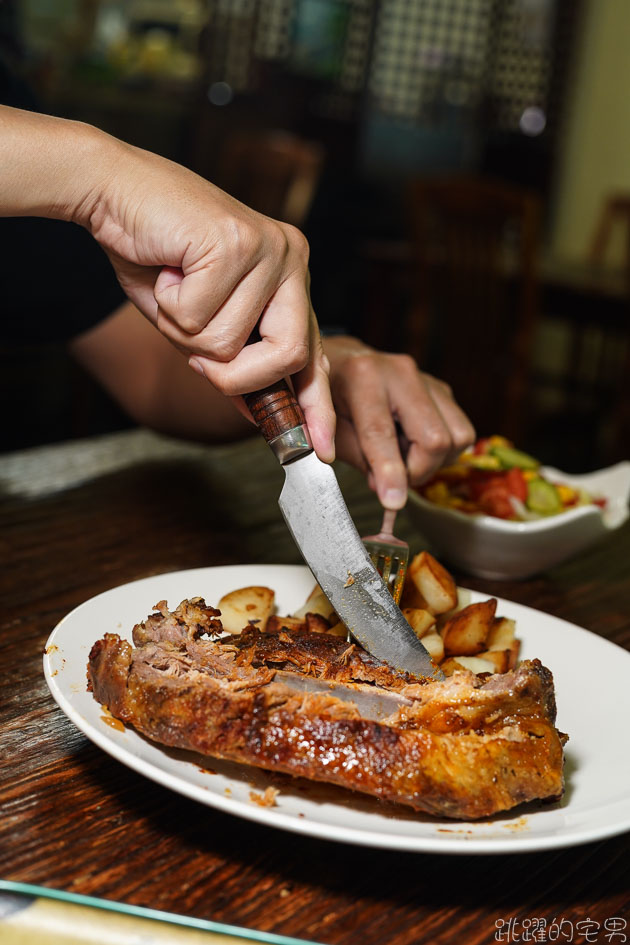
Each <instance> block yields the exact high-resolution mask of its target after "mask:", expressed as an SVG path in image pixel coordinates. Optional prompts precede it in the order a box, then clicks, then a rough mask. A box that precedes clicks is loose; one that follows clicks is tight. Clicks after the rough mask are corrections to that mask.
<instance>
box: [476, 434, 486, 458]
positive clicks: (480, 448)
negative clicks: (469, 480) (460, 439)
mask: <svg viewBox="0 0 630 945" xmlns="http://www.w3.org/2000/svg"><path fill="white" fill-rule="evenodd" d="M489 449H490V437H489V436H482V437H481V439H480V440H477V442H476V443H475V445H474V446H473V450H472V451H473V453H474V454H475V456H483V455H484V453H487V452H488V450H489Z"/></svg>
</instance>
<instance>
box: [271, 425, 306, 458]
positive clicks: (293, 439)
mask: <svg viewBox="0 0 630 945" xmlns="http://www.w3.org/2000/svg"><path fill="white" fill-rule="evenodd" d="M269 446H270V447H271V449H272V450H273V452H274V454H275V456H276V459H277V460H278V462H279V463H280V465H281V466H284V465H286V463H290V462H291V461H292V460H294V459H299V458H300V456H306V455H307V454H308V453H311V452H312V451H313V444H312V443H311V437H310V435H309V432H308V430H307V428H306V426H305V425H304V424H303V423H301V424H300V425H299V426H297V427H293V429H292V430H287V431H286V433H281V434H280V436H276V437H274V438H273V440H269Z"/></svg>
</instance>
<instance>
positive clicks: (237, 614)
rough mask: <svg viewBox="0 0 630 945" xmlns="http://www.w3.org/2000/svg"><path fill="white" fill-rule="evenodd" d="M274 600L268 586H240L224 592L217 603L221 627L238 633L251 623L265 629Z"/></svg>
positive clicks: (273, 595) (273, 594)
mask: <svg viewBox="0 0 630 945" xmlns="http://www.w3.org/2000/svg"><path fill="white" fill-rule="evenodd" d="M274 601H275V593H274V591H272V590H271V589H270V588H269V587H241V588H238V590H236V591H230V593H229V594H224V596H223V597H222V598H221V600H220V601H219V603H218V604H217V607H218V609H219V610H220V611H221V623H222V624H223V629H224V630H227V632H228V633H240V632H241V630H244V629H245V627H247V626H248V625H249V624H251V623H253V624H254V625H255V626H256V627H258V629H259V630H265V629H266V628H267V621H268V619H269V617H270V615H271V612H272V610H273V605H274Z"/></svg>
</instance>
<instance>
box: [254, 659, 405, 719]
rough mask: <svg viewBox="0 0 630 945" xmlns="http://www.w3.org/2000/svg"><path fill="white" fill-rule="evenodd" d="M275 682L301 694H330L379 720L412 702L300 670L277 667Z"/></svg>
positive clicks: (388, 692) (391, 693)
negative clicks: (288, 670) (291, 670)
mask: <svg viewBox="0 0 630 945" xmlns="http://www.w3.org/2000/svg"><path fill="white" fill-rule="evenodd" d="M273 681H274V682H275V683H282V684H283V685H285V686H288V687H289V689H292V690H293V691H294V692H298V693H301V694H303V695H317V696H332V697H333V698H334V699H340V700H341V701H342V702H348V703H350V704H351V705H354V706H356V708H357V710H358V711H359V712H360V714H361V716H362V717H363V718H364V719H371V720H372V721H374V722H382V721H383V719H386V718H388V717H389V716H391V715H393V714H394V713H395V712H397V711H398V709H400V708H401V706H409V705H413V700H412V699H409V698H407V696H403V695H402V694H401V693H399V692H394V691H393V690H390V689H379V688H378V687H376V686H373V685H371V684H366V683H343V682H339V681H337V680H331V679H319V678H315V677H313V676H303V675H301V674H300V673H291V672H287V671H286V670H284V669H277V670H276V673H275V676H274V677H273Z"/></svg>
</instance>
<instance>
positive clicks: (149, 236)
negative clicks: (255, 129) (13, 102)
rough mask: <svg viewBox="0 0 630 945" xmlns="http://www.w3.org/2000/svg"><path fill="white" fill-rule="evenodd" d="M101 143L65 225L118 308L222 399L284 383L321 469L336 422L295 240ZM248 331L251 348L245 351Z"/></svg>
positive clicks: (133, 151)
mask: <svg viewBox="0 0 630 945" xmlns="http://www.w3.org/2000/svg"><path fill="white" fill-rule="evenodd" d="M103 137H104V138H106V139H107V147H104V146H102V150H101V151H100V152H99V171H98V176H97V180H96V183H94V181H91V182H90V186H89V188H88V191H87V195H86V196H85V197H83V198H82V199H79V200H77V201H76V209H75V210H74V211H73V213H72V218H73V219H75V220H76V221H77V222H79V223H82V224H83V225H84V226H86V227H87V228H88V229H89V230H90V232H91V233H92V235H93V236H94V237H95V238H96V239H97V240H98V242H99V243H101V245H102V246H103V248H104V249H105V251H106V252H107V254H108V256H109V258H110V259H111V261H112V264H113V266H114V268H115V270H116V274H117V276H118V279H119V281H120V283H121V285H122V287H123V288H124V290H125V292H126V293H127V295H128V296H129V298H130V299H131V300H132V301H133V302H134V303H135V304H136V305H137V307H138V308H139V309H140V310H141V311H142V312H143V313H144V315H145V316H146V317H147V318H149V319H150V321H152V322H153V324H155V325H156V327H157V328H158V329H159V330H160V331H161V332H162V334H163V335H165V336H166V337H167V338H168V339H169V340H170V341H171V342H172V343H173V344H175V345H176V346H177V347H178V348H180V349H181V350H182V351H184V352H185V353H186V354H187V355H188V356H189V363H190V365H191V367H192V368H193V369H194V370H196V371H197V372H198V373H200V374H203V375H204V376H205V377H206V378H207V379H208V380H209V381H210V382H211V383H212V384H213V386H214V387H215V388H217V390H219V391H220V392H221V393H223V394H225V395H228V396H235V395H239V394H243V393H246V392H249V391H254V390H258V389H260V388H263V387H266V386H267V385H269V384H272V383H274V382H275V381H277V380H278V379H279V378H281V377H285V376H289V375H290V376H291V379H292V383H293V386H294V389H295V393H296V396H297V399H298V401H299V403H300V406H301V407H302V409H303V411H304V414H305V418H306V422H307V424H308V427H309V431H310V434H311V439H312V441H313V446H314V447H315V450H316V451H317V453H318V455H319V456H320V457H321V458H322V459H324V460H328V461H331V460H332V459H333V458H334V429H335V417H334V410H333V407H332V401H331V396H330V389H329V384H328V363H327V361H326V358H325V357H324V355H323V351H322V347H321V341H320V337H319V329H318V326H317V321H316V318H315V315H314V312H313V308H312V306H311V302H310V293H309V273H308V244H307V242H306V239H305V238H304V236H303V235H302V234H301V233H300V232H299V230H297V229H295V227H292V226H289V225H287V224H283V223H280V222H278V221H275V220H272V219H270V218H269V217H266V216H263V215H262V214H259V213H256V212H255V211H253V210H251V209H250V208H248V207H246V206H244V205H243V204H241V203H239V201H237V200H235V199H234V198H232V197H230V196H229V195H228V194H226V193H224V192H223V191H221V190H219V189H218V188H217V187H215V186H214V185H212V184H210V183H209V182H208V181H205V180H203V179H202V178H201V177H199V176H197V175H196V174H193V173H192V172H191V171H189V170H187V169H185V168H183V167H181V166H180V165H177V164H174V163H172V162H171V161H167V160H165V159H164V158H161V157H159V156H157V155H155V154H151V153H149V152H146V151H141V150H139V149H138V148H134V147H131V146H129V145H126V144H124V143H123V142H120V141H117V140H116V139H112V138H109V137H108V136H103ZM256 325H257V326H258V331H259V334H260V340H259V341H257V342H255V343H253V344H249V345H248V344H247V341H248V339H249V337H250V334H251V332H252V329H253V328H254V327H255V326H256Z"/></svg>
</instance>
